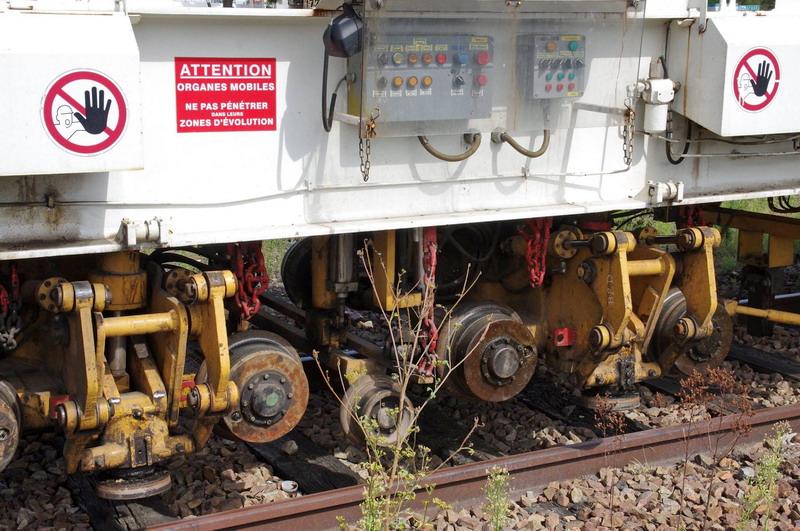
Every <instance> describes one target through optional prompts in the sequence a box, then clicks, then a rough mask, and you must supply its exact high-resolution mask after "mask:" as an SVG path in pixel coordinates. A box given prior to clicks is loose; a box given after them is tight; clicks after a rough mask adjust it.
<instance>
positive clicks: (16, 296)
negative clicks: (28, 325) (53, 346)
mask: <svg viewBox="0 0 800 531" xmlns="http://www.w3.org/2000/svg"><path fill="white" fill-rule="evenodd" d="M10 280H11V293H10V294H9V292H8V291H6V289H5V287H4V286H2V285H0V348H2V349H3V350H4V351H5V352H11V351H12V350H14V349H15V348H17V340H16V337H15V336H16V335H17V334H18V333H19V332H20V330H21V329H22V319H20V317H19V308H20V284H19V276H18V275H17V266H16V265H15V264H11V279H10Z"/></svg>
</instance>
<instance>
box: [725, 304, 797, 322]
mask: <svg viewBox="0 0 800 531" xmlns="http://www.w3.org/2000/svg"><path fill="white" fill-rule="evenodd" d="M725 311H726V312H728V315H730V316H731V317H733V316H734V315H750V316H752V317H761V318H763V319H767V320H769V321H774V322H776V323H784V324H790V325H797V326H800V314H798V313H792V312H783V311H780V310H762V309H761V308H751V307H749V306H741V305H740V304H739V303H738V302H737V301H734V300H730V299H725Z"/></svg>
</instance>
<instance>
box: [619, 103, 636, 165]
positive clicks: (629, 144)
mask: <svg viewBox="0 0 800 531" xmlns="http://www.w3.org/2000/svg"><path fill="white" fill-rule="evenodd" d="M625 106H626V107H627V110H626V111H625V125H623V129H622V161H623V162H624V163H625V165H626V166H630V165H631V163H632V162H633V124H634V122H635V120H636V112H635V111H634V110H633V109H632V108H631V107H630V106H629V104H628V103H627V102H626V103H625Z"/></svg>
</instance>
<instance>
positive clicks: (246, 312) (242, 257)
mask: <svg viewBox="0 0 800 531" xmlns="http://www.w3.org/2000/svg"><path fill="white" fill-rule="evenodd" d="M228 255H229V256H230V257H231V269H233V273H234V275H236V283H237V291H236V295H235V296H234V302H235V303H236V306H237V307H238V308H239V311H240V312H241V318H242V320H243V321H247V320H248V319H250V318H251V317H253V316H254V315H255V314H257V313H258V311H259V310H260V309H261V300H260V299H259V296H261V294H263V293H264V292H265V291H266V290H267V287H268V286H269V276H268V275H267V268H266V265H265V264H264V254H263V253H262V252H261V242H243V243H239V244H228Z"/></svg>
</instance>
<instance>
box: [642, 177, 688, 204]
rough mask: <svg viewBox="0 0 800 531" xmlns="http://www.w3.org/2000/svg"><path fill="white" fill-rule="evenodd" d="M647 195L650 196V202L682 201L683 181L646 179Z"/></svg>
mask: <svg viewBox="0 0 800 531" xmlns="http://www.w3.org/2000/svg"><path fill="white" fill-rule="evenodd" d="M647 195H648V196H650V198H651V202H652V203H663V202H665V201H670V202H675V203H680V202H681V201H683V182H681V181H677V182H676V181H668V182H665V183H660V182H655V181H648V183H647Z"/></svg>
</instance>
